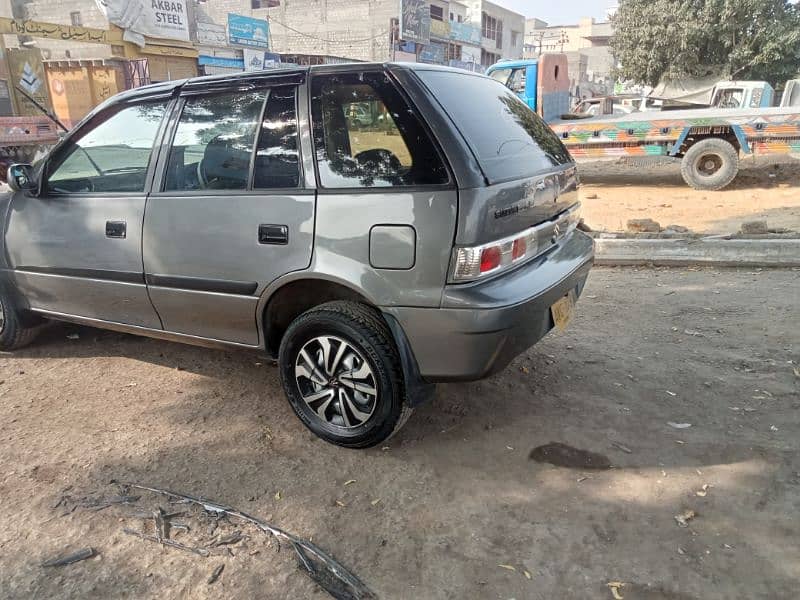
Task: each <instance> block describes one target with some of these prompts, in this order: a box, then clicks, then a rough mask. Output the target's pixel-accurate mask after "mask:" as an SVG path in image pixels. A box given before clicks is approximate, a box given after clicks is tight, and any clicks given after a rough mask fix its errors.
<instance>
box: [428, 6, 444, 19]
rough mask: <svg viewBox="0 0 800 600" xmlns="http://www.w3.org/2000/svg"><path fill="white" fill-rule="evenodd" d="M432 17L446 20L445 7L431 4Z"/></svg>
mask: <svg viewBox="0 0 800 600" xmlns="http://www.w3.org/2000/svg"><path fill="white" fill-rule="evenodd" d="M431 19H436V20H437V21H444V9H443V8H442V7H441V6H436V5H435V4H431Z"/></svg>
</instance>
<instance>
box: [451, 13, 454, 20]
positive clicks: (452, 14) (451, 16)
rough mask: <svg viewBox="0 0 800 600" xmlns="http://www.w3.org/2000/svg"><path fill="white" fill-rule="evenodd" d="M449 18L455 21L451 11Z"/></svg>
mask: <svg viewBox="0 0 800 600" xmlns="http://www.w3.org/2000/svg"><path fill="white" fill-rule="evenodd" d="M450 20H451V21H455V19H454V18H453V13H450Z"/></svg>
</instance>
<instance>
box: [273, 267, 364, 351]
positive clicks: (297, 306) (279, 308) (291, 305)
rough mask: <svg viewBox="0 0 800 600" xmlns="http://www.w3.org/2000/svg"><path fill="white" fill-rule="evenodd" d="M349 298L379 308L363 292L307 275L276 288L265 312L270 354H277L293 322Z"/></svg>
mask: <svg viewBox="0 0 800 600" xmlns="http://www.w3.org/2000/svg"><path fill="white" fill-rule="evenodd" d="M335 300H347V301H351V302H357V303H359V304H365V305H367V306H370V307H373V308H374V307H375V304H374V303H373V302H371V301H370V300H369V299H368V298H367V297H366V296H364V295H363V294H362V293H360V292H358V291H356V290H355V289H353V288H352V287H350V286H348V285H345V284H343V283H340V282H337V281H333V280H330V279H321V278H315V277H305V278H302V279H295V280H293V281H289V282H286V283H284V284H283V285H281V286H280V287H279V288H277V289H275V290H274V291H272V292H271V293H270V294H269V296H268V298H267V299H266V303H265V305H264V308H263V312H262V318H263V321H262V330H263V332H264V346H265V349H266V351H267V353H268V354H269V355H270V356H273V357H277V356H278V350H279V348H280V344H281V340H282V339H283V335H284V333H286V330H287V329H288V328H289V325H290V324H291V323H292V321H294V320H295V319H296V318H297V317H299V316H300V315H301V314H303V313H304V312H306V311H307V310H310V309H312V308H314V307H316V306H319V305H321V304H325V303H326V302H333V301H335Z"/></svg>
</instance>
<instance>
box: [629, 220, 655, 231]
mask: <svg viewBox="0 0 800 600" xmlns="http://www.w3.org/2000/svg"><path fill="white" fill-rule="evenodd" d="M627 229H628V231H630V232H631V233H659V232H660V231H661V225H660V224H659V223H658V222H656V221H654V220H653V219H630V220H629V221H628V224H627Z"/></svg>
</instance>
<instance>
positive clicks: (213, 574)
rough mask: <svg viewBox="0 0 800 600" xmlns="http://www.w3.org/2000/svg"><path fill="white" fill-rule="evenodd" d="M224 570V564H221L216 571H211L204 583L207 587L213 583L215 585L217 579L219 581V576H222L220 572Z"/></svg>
mask: <svg viewBox="0 0 800 600" xmlns="http://www.w3.org/2000/svg"><path fill="white" fill-rule="evenodd" d="M224 569H225V563H222V564H221V565H219V566H218V567H217V568H216V569H214V570H213V571H211V576H210V577H209V578H208V581H206V583H207V584H208V585H213V584H214V583H216V582H217V579H219V576H220V575H222V571H223V570H224Z"/></svg>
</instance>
